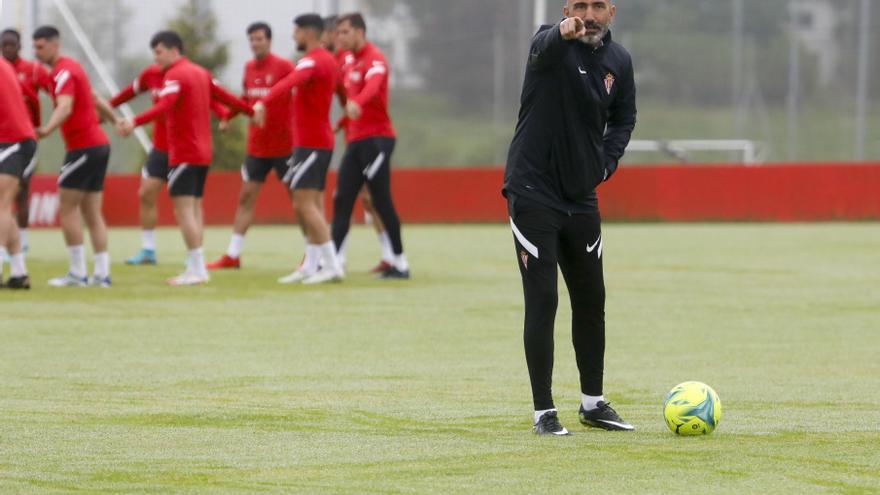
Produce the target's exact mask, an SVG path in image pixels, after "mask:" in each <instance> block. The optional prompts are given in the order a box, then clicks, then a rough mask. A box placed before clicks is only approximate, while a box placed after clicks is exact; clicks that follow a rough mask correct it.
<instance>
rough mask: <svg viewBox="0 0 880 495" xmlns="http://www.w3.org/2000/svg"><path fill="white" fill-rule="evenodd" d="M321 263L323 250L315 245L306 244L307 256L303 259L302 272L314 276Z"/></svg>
mask: <svg viewBox="0 0 880 495" xmlns="http://www.w3.org/2000/svg"><path fill="white" fill-rule="evenodd" d="M320 263H321V248H320V247H319V246H317V245H315V244H306V256H305V258H304V259H303V264H302V267H301V268H300V269H301V270H302V272H303V273H304V274H306V275H314V274H315V273H317V271H318V265H319V264H320Z"/></svg>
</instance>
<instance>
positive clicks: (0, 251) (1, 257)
mask: <svg viewBox="0 0 880 495" xmlns="http://www.w3.org/2000/svg"><path fill="white" fill-rule="evenodd" d="M8 257H9V251H7V250H6V247H5V246H0V276H2V275H3V264H4V263H6V258H8Z"/></svg>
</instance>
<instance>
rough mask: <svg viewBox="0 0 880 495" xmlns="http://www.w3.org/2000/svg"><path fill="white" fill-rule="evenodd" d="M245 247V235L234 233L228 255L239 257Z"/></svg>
mask: <svg viewBox="0 0 880 495" xmlns="http://www.w3.org/2000/svg"><path fill="white" fill-rule="evenodd" d="M243 249H244V236H243V235H239V234H232V237H231V238H230V239H229V249H227V250H226V256H229V257H230V258H234V259H238V258H240V257H241V252H242V250H243Z"/></svg>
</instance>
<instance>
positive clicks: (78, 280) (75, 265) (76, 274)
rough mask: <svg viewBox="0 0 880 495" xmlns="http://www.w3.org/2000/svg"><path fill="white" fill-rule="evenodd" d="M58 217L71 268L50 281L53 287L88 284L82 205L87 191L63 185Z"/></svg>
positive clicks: (59, 194)
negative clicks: (65, 273)
mask: <svg viewBox="0 0 880 495" xmlns="http://www.w3.org/2000/svg"><path fill="white" fill-rule="evenodd" d="M58 196H59V202H60V205H59V211H58V219H59V222H60V223H61V232H62V233H63V235H64V243H65V244H66V245H67V251H68V257H69V265H70V266H69V269H68V272H67V275H65V276H63V277H59V278H54V279H52V280H50V281H49V285H51V286H53V287H85V286H86V285H88V269H87V268H86V250H85V246H84V245H83V239H84V235H83V226H82V211H81V210H80V206H81V205H82V202H83V199H84V198H85V196H86V192H85V191H80V190H78V189H69V188H64V187H62V188H61V189H60V190H59V192H58Z"/></svg>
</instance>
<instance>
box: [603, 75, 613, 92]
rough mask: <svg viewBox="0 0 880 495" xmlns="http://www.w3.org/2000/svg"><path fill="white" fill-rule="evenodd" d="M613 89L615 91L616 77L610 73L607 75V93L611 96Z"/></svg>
mask: <svg viewBox="0 0 880 495" xmlns="http://www.w3.org/2000/svg"><path fill="white" fill-rule="evenodd" d="M612 89H614V75H613V74H611V73H610V72H609V73H608V74H606V75H605V92H607V93H608V94H609V95H610V94H611V90H612Z"/></svg>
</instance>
